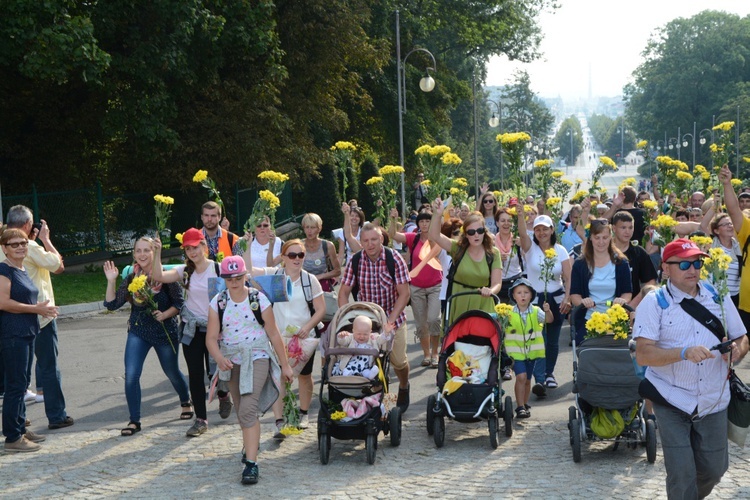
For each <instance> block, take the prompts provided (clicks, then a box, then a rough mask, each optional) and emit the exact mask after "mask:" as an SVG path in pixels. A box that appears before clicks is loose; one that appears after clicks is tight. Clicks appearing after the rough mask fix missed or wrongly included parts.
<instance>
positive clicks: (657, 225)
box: [651, 214, 677, 247]
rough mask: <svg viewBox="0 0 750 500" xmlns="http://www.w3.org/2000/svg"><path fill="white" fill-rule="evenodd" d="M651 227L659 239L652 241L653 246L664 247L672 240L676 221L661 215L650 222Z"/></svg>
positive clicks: (668, 216)
mask: <svg viewBox="0 0 750 500" xmlns="http://www.w3.org/2000/svg"><path fill="white" fill-rule="evenodd" d="M651 225H652V226H653V227H654V229H655V230H656V232H657V233H659V237H658V238H655V239H654V245H657V246H660V247H664V246H666V244H667V243H669V242H670V241H672V240H673V239H674V227H675V226H676V225H677V221H676V220H674V219H673V218H672V216H670V215H666V214H662V215H660V216H658V217H657V218H656V219H654V220H652V221H651Z"/></svg>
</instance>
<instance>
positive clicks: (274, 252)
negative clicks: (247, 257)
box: [216, 216, 282, 267]
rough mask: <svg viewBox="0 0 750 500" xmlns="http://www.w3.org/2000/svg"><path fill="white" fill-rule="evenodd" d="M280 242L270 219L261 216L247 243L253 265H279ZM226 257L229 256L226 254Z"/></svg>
mask: <svg viewBox="0 0 750 500" xmlns="http://www.w3.org/2000/svg"><path fill="white" fill-rule="evenodd" d="M281 243H282V241H281V239H279V238H277V237H276V235H275V234H273V228H272V227H271V219H269V218H268V217H267V216H266V217H263V219H262V220H261V221H260V222H259V223H258V225H257V226H255V237H254V238H253V241H252V242H250V244H248V249H249V250H251V251H252V253H253V265H254V266H256V267H266V266H271V267H273V266H277V265H279V262H280V261H281V256H280V254H281ZM251 245H252V248H251ZM226 257H229V256H228V255H227V256H226ZM216 260H219V259H216Z"/></svg>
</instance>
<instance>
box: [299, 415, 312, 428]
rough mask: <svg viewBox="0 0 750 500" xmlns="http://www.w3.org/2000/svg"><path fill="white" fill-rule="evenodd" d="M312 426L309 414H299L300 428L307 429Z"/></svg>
mask: <svg viewBox="0 0 750 500" xmlns="http://www.w3.org/2000/svg"><path fill="white" fill-rule="evenodd" d="M309 426H310V415H308V414H307V413H300V414H299V428H300V429H307V428H308V427H309Z"/></svg>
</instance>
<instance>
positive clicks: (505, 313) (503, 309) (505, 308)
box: [495, 303, 513, 332]
mask: <svg viewBox="0 0 750 500" xmlns="http://www.w3.org/2000/svg"><path fill="white" fill-rule="evenodd" d="M512 312H513V306H512V305H510V304H503V303H500V304H497V305H495V314H497V323H498V324H499V325H500V328H502V330H503V332H504V331H506V330H507V329H508V325H510V314H511V313H512Z"/></svg>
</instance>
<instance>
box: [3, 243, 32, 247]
mask: <svg viewBox="0 0 750 500" xmlns="http://www.w3.org/2000/svg"><path fill="white" fill-rule="evenodd" d="M5 246H6V247H10V248H18V247H21V248H26V247H27V246H29V242H28V241H17V242H15V243H6V244H5Z"/></svg>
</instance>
